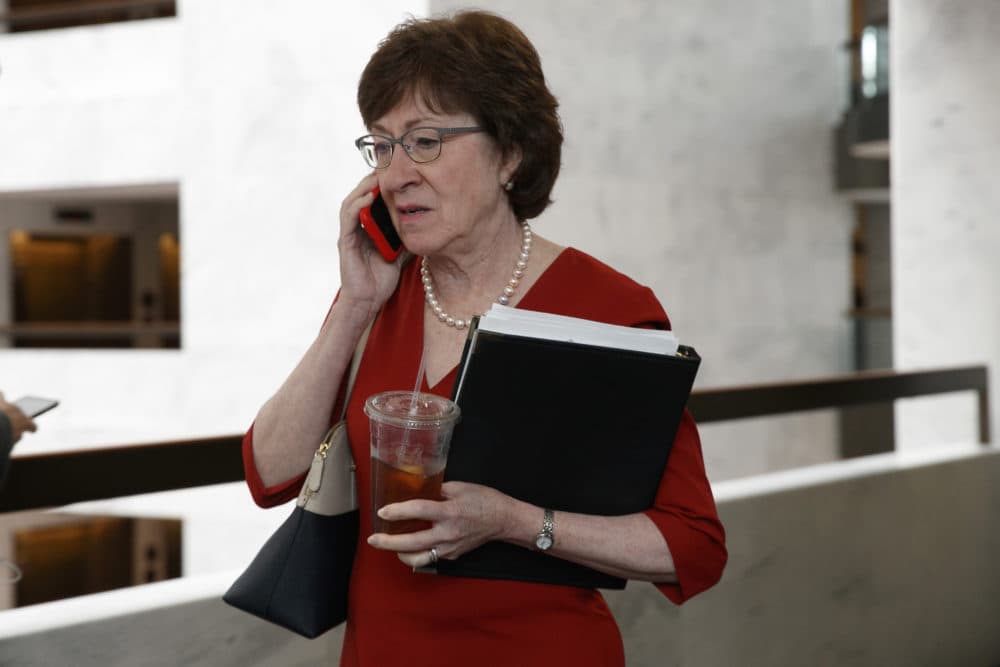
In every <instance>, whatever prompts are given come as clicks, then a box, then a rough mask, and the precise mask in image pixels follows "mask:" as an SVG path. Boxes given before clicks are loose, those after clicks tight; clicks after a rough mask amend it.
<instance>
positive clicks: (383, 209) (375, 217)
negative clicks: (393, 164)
mask: <svg viewBox="0 0 1000 667" xmlns="http://www.w3.org/2000/svg"><path fill="white" fill-rule="evenodd" d="M372 194H374V195H375V200H374V201H372V203H371V205H370V206H365V207H364V208H363V209H361V214H360V216H359V217H360V218H361V228H362V229H364V230H365V232H366V233H367V234H368V237H369V238H370V239H371V240H372V243H374V244H375V247H376V248H378V251H379V253H380V254H381V255H382V257H383V259H385V261H387V262H392V261H395V259H396V258H397V257H399V253H400V252H402V251H403V242H402V241H401V240H400V238H399V234H397V233H396V228H395V227H393V226H392V218H391V217H389V208H388V207H387V206H386V205H385V200H384V199H382V193H380V192H379V189H378V188H375V189H374V190H372Z"/></svg>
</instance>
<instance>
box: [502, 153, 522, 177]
mask: <svg viewBox="0 0 1000 667" xmlns="http://www.w3.org/2000/svg"><path fill="white" fill-rule="evenodd" d="M522 157H524V154H523V153H522V152H521V147H520V146H514V147H512V148H511V149H510V150H509V151H507V152H506V154H504V156H503V161H502V163H501V164H500V183H501V184H505V183H513V182H514V180H515V177H516V175H517V169H518V167H520V166H521V158H522Z"/></svg>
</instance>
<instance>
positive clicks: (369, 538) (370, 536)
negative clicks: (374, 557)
mask: <svg viewBox="0 0 1000 667" xmlns="http://www.w3.org/2000/svg"><path fill="white" fill-rule="evenodd" d="M368 544H371V545H372V546H374V545H375V536H374V535H369V536H368Z"/></svg>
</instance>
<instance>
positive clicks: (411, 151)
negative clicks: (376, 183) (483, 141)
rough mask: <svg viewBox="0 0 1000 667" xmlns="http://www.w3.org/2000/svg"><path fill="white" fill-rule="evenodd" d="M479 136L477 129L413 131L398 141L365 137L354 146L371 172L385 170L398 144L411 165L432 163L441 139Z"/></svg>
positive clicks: (414, 129)
mask: <svg viewBox="0 0 1000 667" xmlns="http://www.w3.org/2000/svg"><path fill="white" fill-rule="evenodd" d="M470 132H483V128H481V127H415V128H413V129H412V130H410V131H409V132H407V133H406V134H404V135H403V136H401V137H400V138H399V139H393V138H392V137H387V136H385V135H382V134H366V135H365V136H363V137H359V138H358V139H357V141H355V142H354V145H355V146H357V147H358V150H359V151H361V155H363V156H364V158H365V162H367V163H368V166H369V167H372V168H373V169H385V168H386V167H388V166H389V163H391V162H392V152H393V149H394V148H395V147H396V144H399V145H400V146H402V147H403V150H404V151H406V154H407V155H409V156H410V159H411V160H413V161H414V162H418V163H424V162H433V161H434V160H436V159H438V156H439V155H441V144H442V142H443V141H444V138H445V137H447V136H450V135H452V134H467V133H470Z"/></svg>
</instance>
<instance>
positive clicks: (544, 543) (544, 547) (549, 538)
mask: <svg viewBox="0 0 1000 667" xmlns="http://www.w3.org/2000/svg"><path fill="white" fill-rule="evenodd" d="M555 520H556V515H555V512H553V511H552V510H548V509H547V510H545V512H544V514H543V515H542V532H540V533H538V534H537V535H535V548H536V549H538V550H539V551H548V550H549V549H551V548H552V544H553V543H554V542H555V540H556V538H555V535H553V534H552V530H553V529H554V528H555V525H556V523H555Z"/></svg>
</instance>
